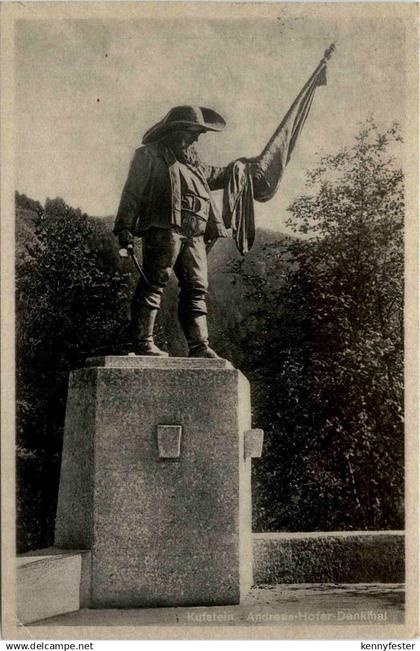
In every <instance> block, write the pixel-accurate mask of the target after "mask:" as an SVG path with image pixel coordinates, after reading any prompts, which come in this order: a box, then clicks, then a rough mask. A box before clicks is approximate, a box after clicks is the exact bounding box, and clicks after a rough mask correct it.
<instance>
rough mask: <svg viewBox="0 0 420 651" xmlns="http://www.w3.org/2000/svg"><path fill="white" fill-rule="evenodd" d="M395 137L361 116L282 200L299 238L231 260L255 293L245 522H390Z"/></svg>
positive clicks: (395, 392)
mask: <svg viewBox="0 0 420 651" xmlns="http://www.w3.org/2000/svg"><path fill="white" fill-rule="evenodd" d="M400 140H401V138H400V135H399V130H398V127H397V125H393V126H392V127H391V128H390V129H389V130H387V131H385V132H380V131H379V130H378V128H377V127H376V126H375V124H374V123H373V121H368V122H367V123H366V124H364V125H363V126H362V128H361V130H360V132H359V134H358V135H357V137H356V139H355V142H354V145H353V146H352V147H349V148H346V149H343V150H342V151H340V152H339V153H337V154H335V155H329V156H324V157H323V158H322V159H321V160H320V163H319V165H318V167H317V168H316V169H314V170H312V171H311V172H309V173H308V175H307V187H308V193H307V194H305V196H302V197H300V198H298V199H297V200H296V201H294V202H293V204H292V205H291V206H290V207H289V211H290V220H289V225H290V226H292V227H293V229H294V231H295V232H296V233H297V234H298V235H300V236H301V237H299V238H290V240H289V242H282V243H281V244H275V243H274V244H270V245H268V246H267V247H266V248H265V251H264V254H263V255H262V256H261V259H260V260H259V265H260V268H259V269H258V268H257V265H256V264H254V265H253V266H251V267H250V266H249V265H247V263H246V262H241V263H236V265H235V267H234V271H235V273H236V274H238V276H239V277H240V278H241V280H242V282H244V283H245V284H246V287H247V296H248V300H250V301H251V302H253V303H254V304H255V305H256V308H255V310H254V313H253V320H254V326H253V329H254V331H255V329H256V328H255V323H256V324H257V328H258V336H252V333H251V335H250V336H247V337H246V338H244V340H243V345H245V346H246V348H247V350H248V362H247V371H248V375H249V376H250V377H251V381H252V382H253V384H254V386H255V387H256V391H255V398H256V399H255V400H254V404H255V406H256V414H255V418H256V421H257V422H258V424H261V425H263V426H264V428H265V430H266V432H267V439H268V440H267V446H266V448H265V453H264V459H262V460H261V462H260V463H259V464H258V466H257V471H256V477H255V479H256V482H257V487H256V490H255V493H254V495H255V498H256V500H255V501H256V503H255V512H254V516H255V524H256V528H257V529H258V530H261V529H268V528H269V529H272V530H284V529H286V530H295V531H298V530H311V529H313V530H333V529H342V528H350V529H387V528H399V527H402V526H403V480H404V466H403V341H404V337H403V294H404V292H403V275H404V274H403V221H404V188H403V174H402V171H401V169H400V168H399V166H398V165H397V164H396V161H395V160H394V158H393V156H392V155H391V154H392V153H393V152H394V153H395V152H396V151H397V150H398V145H399V142H400ZM261 265H262V267H261ZM264 270H265V274H264V273H261V271H263V272H264ZM248 334H249V333H248ZM273 495H274V496H275V497H274V499H273Z"/></svg>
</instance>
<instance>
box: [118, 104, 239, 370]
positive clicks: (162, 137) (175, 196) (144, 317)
mask: <svg viewBox="0 0 420 651" xmlns="http://www.w3.org/2000/svg"><path fill="white" fill-rule="evenodd" d="M224 126H225V121H224V120H223V118H222V117H221V116H220V115H219V114H218V113H216V112H215V111H213V110H211V109H207V108H202V107H194V106H178V107H176V108H173V109H172V110H170V111H169V113H168V114H167V115H166V117H165V118H164V119H163V120H161V121H160V122H158V123H157V124H155V125H154V126H153V127H152V128H151V129H149V130H148V131H147V133H146V134H145V136H144V138H143V146H142V147H140V148H139V149H137V151H136V153H135V155H134V159H133V161H132V163H131V167H130V171H129V175H128V178H127V181H126V183H125V186H124V190H123V193H122V197H121V202H120V206H119V209H118V213H117V217H116V221H115V227H114V233H115V234H116V235H118V238H119V242H120V244H121V246H123V247H127V246H129V245H130V244H132V242H133V235H136V236H139V237H142V238H143V271H144V275H145V278H143V277H140V280H139V282H138V285H137V288H136V290H135V293H134V296H133V299H132V304H131V331H132V343H133V345H134V352H136V353H137V354H139V355H158V356H162V355H166V353H164V352H163V351H161V350H160V349H159V348H158V347H157V346H156V345H155V344H154V342H153V327H154V323H155V319H156V315H157V312H158V310H159V308H160V302H161V297H162V293H163V290H164V287H165V285H166V283H167V282H168V280H169V277H170V275H171V273H172V271H174V272H175V274H176V276H177V278H178V282H179V288H180V292H179V303H178V316H179V321H180V323H181V326H182V329H183V331H184V333H185V337H186V339H187V342H188V348H189V356H190V357H210V358H214V357H217V354H216V353H215V352H214V351H213V350H212V349H211V348H210V347H209V343H208V331H207V316H206V315H207V307H206V293H207V286H208V281H207V254H206V242H207V241H209V240H214V239H215V238H218V237H226V236H227V232H226V228H225V226H224V224H223V221H222V218H221V216H220V214H219V211H218V209H217V206H216V205H215V203H214V201H213V199H212V196H211V191H212V190H218V189H221V188H224V185H225V171H226V168H222V167H210V166H208V165H205V164H203V163H202V162H201V161H200V160H199V158H198V155H197V151H196V145H195V143H196V141H197V139H198V137H199V135H200V134H201V133H204V132H206V131H221V130H222V129H223V128H224Z"/></svg>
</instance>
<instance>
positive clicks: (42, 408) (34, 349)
mask: <svg viewBox="0 0 420 651" xmlns="http://www.w3.org/2000/svg"><path fill="white" fill-rule="evenodd" d="M34 203H37V202H34ZM18 206H19V202H18ZM26 208H27V206H26ZM32 219H33V227H34V236H33V237H32V238H31V240H30V241H28V242H27V243H26V254H25V255H21V256H19V258H18V262H17V269H16V278H17V286H16V312H17V340H16V359H17V422H18V431H17V444H18V486H19V495H18V527H19V546H20V548H22V549H27V548H39V547H42V546H45V545H48V544H51V542H52V532H53V524H54V516H55V507H56V499H57V488H58V474H59V461H60V452H61V445H62V432H63V424H64V412H65V401H66V392H67V381H68V375H69V371H70V370H71V369H74V368H77V367H80V366H83V365H84V362H85V359H86V357H89V356H90V355H94V354H98V353H99V354H104V353H105V352H107V351H108V352H111V351H112V350H114V347H115V342H116V341H118V340H119V338H120V335H121V331H122V329H124V326H125V324H126V319H127V309H126V308H127V300H126V299H127V277H126V276H125V275H123V274H121V273H120V271H119V267H118V257H117V253H116V251H115V245H114V243H113V242H112V240H111V238H112V235H111V234H110V233H109V234H108V233H107V232H106V230H105V229H104V227H103V226H102V225H101V224H100V222H99V220H94V219H92V218H89V217H88V216H87V215H85V214H82V213H81V211H80V210H74V209H72V208H70V207H69V206H67V205H66V204H65V203H64V201H63V200H62V199H54V200H49V199H48V200H47V201H46V204H45V209H44V210H42V209H41V210H39V209H38V210H37V213H32ZM113 249H114V250H113Z"/></svg>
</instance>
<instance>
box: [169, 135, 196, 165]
mask: <svg viewBox="0 0 420 651" xmlns="http://www.w3.org/2000/svg"><path fill="white" fill-rule="evenodd" d="M166 142H167V144H168V145H169V147H170V149H171V150H172V152H173V154H174V156H175V158H176V159H177V160H178V161H179V162H180V163H185V164H188V165H193V166H194V167H197V165H199V163H200V157H199V155H198V151H197V145H196V143H195V142H193V143H191V144H190V145H185V143H183V142H181V141H180V140H179V139H178V138H176V137H172V138H167V140H166Z"/></svg>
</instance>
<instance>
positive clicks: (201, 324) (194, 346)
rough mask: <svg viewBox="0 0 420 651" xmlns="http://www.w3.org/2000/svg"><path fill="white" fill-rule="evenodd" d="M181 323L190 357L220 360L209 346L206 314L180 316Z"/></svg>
mask: <svg viewBox="0 0 420 651" xmlns="http://www.w3.org/2000/svg"><path fill="white" fill-rule="evenodd" d="M180 322H181V326H182V329H183V331H184V334H185V337H186V339H187V343H188V350H189V357H206V358H208V359H220V357H219V355H218V354H217V353H216V352H215V351H214V350H213V349H212V348H210V346H209V334H208V329H207V316H206V315H205V314H189V315H188V316H180Z"/></svg>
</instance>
